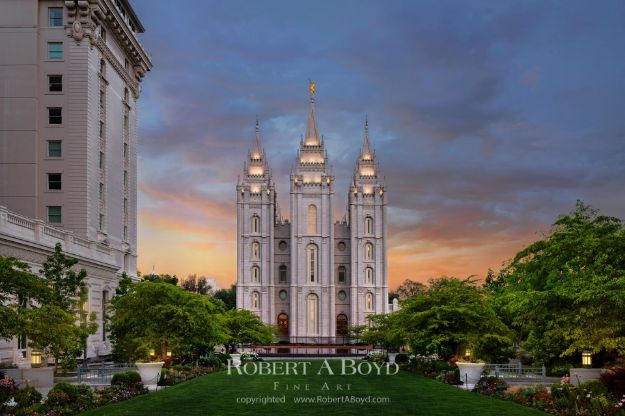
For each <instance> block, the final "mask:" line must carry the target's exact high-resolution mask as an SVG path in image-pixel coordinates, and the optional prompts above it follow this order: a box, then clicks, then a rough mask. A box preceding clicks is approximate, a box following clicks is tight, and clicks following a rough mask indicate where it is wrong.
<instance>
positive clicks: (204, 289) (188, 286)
mask: <svg viewBox="0 0 625 416" xmlns="http://www.w3.org/2000/svg"><path fill="white" fill-rule="evenodd" d="M180 287H182V288H183V289H184V290H186V291H189V292H195V293H199V294H200V295H208V294H209V293H210V292H211V290H212V287H211V285H209V284H208V279H206V277H205V276H200V277H197V275H196V274H190V275H189V276H187V278H186V279H184V280H183V281H182V282H181V283H180Z"/></svg>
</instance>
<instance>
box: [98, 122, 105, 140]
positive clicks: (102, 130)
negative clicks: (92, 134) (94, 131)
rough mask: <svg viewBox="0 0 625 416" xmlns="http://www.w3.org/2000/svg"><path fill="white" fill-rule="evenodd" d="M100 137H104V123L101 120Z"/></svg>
mask: <svg viewBox="0 0 625 416" xmlns="http://www.w3.org/2000/svg"><path fill="white" fill-rule="evenodd" d="M98 135H99V136H100V138H102V137H104V121H102V120H100V124H99V127H98Z"/></svg>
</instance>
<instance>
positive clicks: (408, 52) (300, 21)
mask: <svg viewBox="0 0 625 416" xmlns="http://www.w3.org/2000/svg"><path fill="white" fill-rule="evenodd" d="M132 4H133V6H134V7H135V10H136V12H137V14H138V15H139V17H140V19H141V20H142V22H143V24H144V26H145V28H146V33H144V34H142V35H140V40H141V42H142V44H143V45H144V46H145V47H146V49H147V50H148V51H149V52H150V53H151V56H152V59H153V62H154V69H153V70H152V71H151V72H150V73H148V74H147V76H146V77H145V79H144V81H143V86H142V88H143V92H142V96H141V100H140V108H139V134H140V149H139V189H140V196H139V216H140V217H139V256H140V260H139V264H140V269H142V271H145V272H147V271H149V269H151V268H152V266H154V267H155V268H156V270H157V271H159V272H168V273H176V274H178V275H179V276H180V275H181V276H185V275H187V274H189V273H198V274H203V275H208V276H214V277H216V278H217V280H218V281H219V282H220V284H222V285H227V284H229V283H230V282H233V281H234V279H235V278H236V276H235V260H236V247H235V241H236V240H235V238H236V236H235V224H236V217H235V215H234V212H235V211H234V210H235V205H234V200H235V185H236V180H237V176H238V175H240V174H241V172H242V166H243V161H244V159H245V156H246V154H247V150H248V148H249V147H250V146H251V144H252V140H253V137H254V122H255V118H256V116H258V118H259V120H260V123H261V134H262V143H263V146H264V148H265V150H266V153H267V155H268V158H269V163H270V167H271V168H272V170H273V172H274V177H275V180H276V182H277V188H278V195H279V200H280V201H281V205H282V207H283V212H287V213H288V200H287V197H288V174H289V172H290V169H291V166H292V163H293V161H294V158H295V154H296V150H297V146H298V143H299V137H300V135H302V134H303V133H304V131H305V123H306V115H307V102H308V79H314V80H315V82H316V84H317V94H316V103H317V108H316V109H317V117H318V125H319V130H320V133H321V134H323V135H324V136H325V143H326V146H327V148H328V154H329V158H330V163H331V164H332V165H333V168H334V172H335V175H336V177H337V181H336V183H337V187H336V202H337V205H338V206H339V208H337V215H342V213H343V211H344V208H345V204H346V199H347V196H346V193H347V186H348V183H349V180H350V178H351V174H352V171H353V168H354V164H355V160H356V157H357V154H358V150H359V148H360V145H361V143H362V137H363V123H364V119H365V115H367V116H368V119H369V125H370V137H371V140H372V143H373V146H374V147H375V149H376V152H377V158H378V160H379V163H380V165H381V168H382V171H383V174H384V175H385V176H386V183H387V186H388V197H389V199H388V200H389V220H390V224H389V236H390V240H389V263H390V264H389V273H390V283H391V286H394V285H396V284H398V283H399V282H400V281H402V280H403V279H405V278H412V279H415V280H425V279H427V278H429V277H437V276H440V275H454V276H458V277H463V276H467V275H471V274H477V275H478V276H484V274H485V273H486V271H487V269H488V268H489V267H492V268H494V269H499V268H500V266H501V264H502V262H504V261H505V260H507V259H509V258H510V257H512V256H513V255H514V254H515V253H516V252H517V251H518V250H519V249H521V248H522V247H523V246H524V245H526V244H527V243H529V242H531V241H533V240H535V239H537V238H540V236H541V233H542V232H545V231H547V230H548V228H549V224H551V223H552V222H553V221H554V220H555V219H556V217H557V216H558V215H559V214H562V213H566V212H569V211H571V210H572V209H573V208H574V206H575V201H576V200H577V199H582V200H583V201H584V202H586V203H589V204H591V205H593V206H594V207H596V208H599V209H600V210H601V211H602V212H603V213H605V214H608V215H614V216H619V217H621V218H623V217H625V215H624V212H625V198H623V193H624V192H623V190H624V186H623V182H624V179H625V105H624V104H625V53H624V52H625V2H623V1H601V2H590V1H496V0H492V1H413V2H407V1H406V2H399V1H384V2H371V1H327V2H293V1H290V2H286V1H284V2H274V1H263V2H252V1H227V2H211V1H190V0H188V1H178V2H170V1H167V2H165V1H153V0H134V1H133V2H132Z"/></svg>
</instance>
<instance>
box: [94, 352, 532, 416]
mask: <svg viewBox="0 0 625 416" xmlns="http://www.w3.org/2000/svg"><path fill="white" fill-rule="evenodd" d="M322 362H323V361H311V364H310V366H309V368H308V371H307V374H308V375H306V376H303V375H289V376H276V375H263V376H260V375H252V376H249V375H237V374H232V375H228V373H227V372H226V371H221V372H218V373H214V374H209V375H207V376H203V377H199V378H197V379H194V380H191V381H188V382H186V383H182V384H179V385H177V386H174V387H169V388H166V389H164V390H162V391H159V392H156V393H150V394H148V395H145V396H140V397H137V398H134V399H131V400H128V401H126V402H123V403H118V404H115V405H110V406H105V407H101V408H99V409H95V410H93V411H90V412H86V413H83V415H107V416H108V415H111V416H112V415H116V416H117V415H296V416H302V415H324V414H325V415H359V416H364V415H372V414H373V415H377V414H384V415H428V416H429V415H432V416H438V415H440V416H450V415H463V416H470V415H475V416H478V415H479V416H488V415H492V416H500V415H506V416H516V415H518V416H522V415H544V413H542V412H538V411H536V410H533V409H529V408H526V407H522V406H519V405H517V404H514V403H511V402H505V401H501V400H496V399H491V398H489V397H486V396H482V395H478V394H476V393H471V392H467V391H463V390H461V389H458V388H455V387H451V386H447V385H444V384H442V383H439V382H437V381H435V380H430V379H427V378H423V377H419V376H416V375H414V374H410V373H407V372H403V371H400V372H399V373H398V374H397V375H390V376H389V375H379V376H378V375H368V376H362V375H344V376H343V375H339V373H340V361H332V362H331V364H332V368H333V370H334V372H335V375H327V372H324V374H323V375H317V372H318V371H319V369H320V367H321V365H322ZM356 363H359V361H356ZM298 368H301V367H298ZM274 382H279V387H278V389H276V390H274ZM325 382H327V385H328V387H329V388H330V390H329V391H328V390H324V391H322V390H321V388H322V386H323V384H324V383H325ZM287 384H288V385H289V386H290V387H292V386H293V385H300V388H301V390H300V391H293V390H284V388H285V387H286V386H287ZM306 384H308V385H309V390H308V391H305V390H304V389H305V387H304V386H305V385H306ZM337 384H340V385H342V389H343V390H342V391H337V390H336V385H337ZM347 384H351V386H350V390H349V391H347V390H346V389H347ZM266 396H270V397H273V396H275V397H280V398H282V397H284V400H285V402H284V403H282V404H272V403H268V404H265V405H263V404H261V403H256V404H249V405H246V404H241V403H237V397H251V398H257V397H261V398H262V397H266ZM316 396H323V397H326V396H331V397H340V396H356V397H368V396H371V397H388V399H389V401H388V403H379V404H377V403H365V404H348V403H334V404H322V403H315V404H311V403H307V404H302V403H294V398H296V397H316Z"/></svg>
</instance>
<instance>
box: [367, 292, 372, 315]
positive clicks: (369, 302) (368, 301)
mask: <svg viewBox="0 0 625 416" xmlns="http://www.w3.org/2000/svg"><path fill="white" fill-rule="evenodd" d="M365 309H366V310H368V311H372V310H373V294H372V293H371V292H368V293H367V294H366V295H365Z"/></svg>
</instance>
